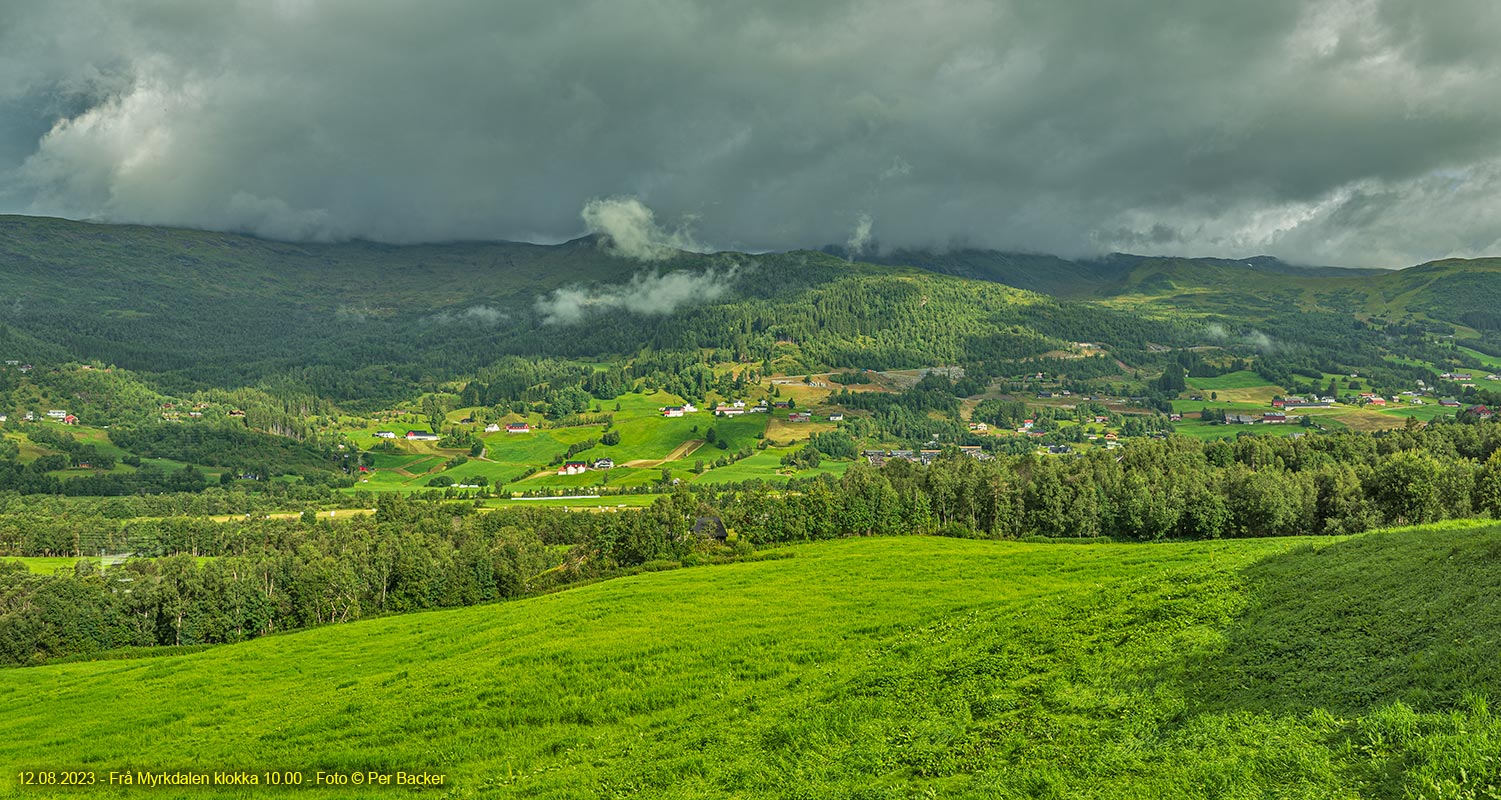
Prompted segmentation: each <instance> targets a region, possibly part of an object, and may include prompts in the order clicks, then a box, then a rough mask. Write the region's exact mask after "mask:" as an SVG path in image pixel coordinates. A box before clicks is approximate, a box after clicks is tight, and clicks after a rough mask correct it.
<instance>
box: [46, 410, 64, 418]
mask: <svg viewBox="0 0 1501 800" xmlns="http://www.w3.org/2000/svg"><path fill="white" fill-rule="evenodd" d="M47 416H49V417H51V418H53V419H62V418H63V417H66V416H68V412H66V411H59V410H57V409H55V408H54V409H52V410H51V411H48V412H47Z"/></svg>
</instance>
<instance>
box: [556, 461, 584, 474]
mask: <svg viewBox="0 0 1501 800" xmlns="http://www.w3.org/2000/svg"><path fill="white" fill-rule="evenodd" d="M588 471H589V465H588V464H586V463H584V462H582V461H569V462H567V463H565V464H564V465H563V466H561V467H558V474H559V475H579V474H582V473H585V472H588Z"/></svg>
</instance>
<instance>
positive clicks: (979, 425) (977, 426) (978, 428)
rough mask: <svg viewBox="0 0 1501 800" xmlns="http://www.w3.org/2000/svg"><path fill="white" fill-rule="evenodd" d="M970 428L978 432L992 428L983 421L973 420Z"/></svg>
mask: <svg viewBox="0 0 1501 800" xmlns="http://www.w3.org/2000/svg"><path fill="white" fill-rule="evenodd" d="M969 429H970V430H972V431H974V432H976V433H985V432H986V431H989V430H990V426H989V425H986V424H985V423H983V422H971V423H970V424H969Z"/></svg>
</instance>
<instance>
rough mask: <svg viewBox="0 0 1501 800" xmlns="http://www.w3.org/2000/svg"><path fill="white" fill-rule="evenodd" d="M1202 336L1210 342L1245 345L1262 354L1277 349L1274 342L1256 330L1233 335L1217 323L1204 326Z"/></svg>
mask: <svg viewBox="0 0 1501 800" xmlns="http://www.w3.org/2000/svg"><path fill="white" fill-rule="evenodd" d="M1204 334H1205V335H1206V336H1208V337H1209V339H1210V340H1211V341H1215V342H1233V343H1235V344H1245V345H1249V346H1251V347H1254V348H1256V349H1257V350H1260V351H1261V352H1263V353H1270V352H1272V351H1273V350H1276V349H1277V342H1276V340H1274V339H1273V338H1272V337H1270V336H1268V335H1266V334H1265V333H1262V332H1261V331H1258V330H1251V331H1247V332H1246V333H1245V334H1239V333H1233V332H1231V331H1230V330H1229V329H1228V328H1226V327H1225V326H1224V325H1221V324H1220V323H1218V322H1211V323H1209V324H1208V325H1205V326H1204Z"/></svg>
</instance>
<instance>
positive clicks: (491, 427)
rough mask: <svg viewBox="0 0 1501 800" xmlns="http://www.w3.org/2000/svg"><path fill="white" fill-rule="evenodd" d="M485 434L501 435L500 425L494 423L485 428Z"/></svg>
mask: <svg viewBox="0 0 1501 800" xmlns="http://www.w3.org/2000/svg"><path fill="white" fill-rule="evenodd" d="M485 433H500V425H499V424H498V423H495V422H492V423H490V424H489V425H486V426H485Z"/></svg>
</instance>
